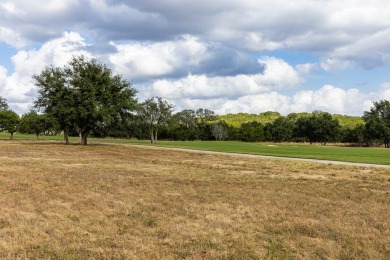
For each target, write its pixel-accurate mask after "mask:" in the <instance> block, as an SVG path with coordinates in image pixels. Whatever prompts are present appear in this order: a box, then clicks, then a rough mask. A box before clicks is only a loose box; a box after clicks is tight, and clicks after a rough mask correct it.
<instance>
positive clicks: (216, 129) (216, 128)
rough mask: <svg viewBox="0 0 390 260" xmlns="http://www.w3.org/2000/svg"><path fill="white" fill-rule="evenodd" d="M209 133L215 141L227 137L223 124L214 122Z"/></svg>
mask: <svg viewBox="0 0 390 260" xmlns="http://www.w3.org/2000/svg"><path fill="white" fill-rule="evenodd" d="M211 134H212V135H213V136H214V137H215V140H217V141H223V140H224V139H225V138H227V137H228V131H227V130H226V129H225V127H223V125H220V124H215V125H213V126H212V127H211Z"/></svg>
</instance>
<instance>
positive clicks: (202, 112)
mask: <svg viewBox="0 0 390 260" xmlns="http://www.w3.org/2000/svg"><path fill="white" fill-rule="evenodd" d="M196 118H197V125H196V128H195V136H196V139H197V140H199V139H208V138H209V137H210V128H209V127H208V123H209V122H211V121H214V120H216V115H215V112H214V111H212V110H210V109H207V108H206V109H203V108H199V109H197V110H196Z"/></svg>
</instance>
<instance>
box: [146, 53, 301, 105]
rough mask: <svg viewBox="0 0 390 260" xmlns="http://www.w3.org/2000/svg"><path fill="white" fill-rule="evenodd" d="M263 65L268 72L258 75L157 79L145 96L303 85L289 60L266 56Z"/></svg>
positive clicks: (235, 93) (233, 93) (223, 94)
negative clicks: (287, 61)
mask: <svg viewBox="0 0 390 260" xmlns="http://www.w3.org/2000/svg"><path fill="white" fill-rule="evenodd" d="M258 62H259V64H261V65H262V66H264V71H263V72H262V73H257V74H249V75H244V74H240V75H235V76H225V77H221V76H219V77H209V76H206V75H188V76H187V77H184V78H181V79H178V80H167V79H163V80H156V81H154V82H153V84H152V86H151V87H150V88H148V89H146V91H145V95H149V96H154V95H157V96H161V97H164V98H167V99H176V100H177V99H181V98H194V99H199V98H200V99H207V98H237V97H241V96H245V95H255V94H259V93H265V92H269V91H271V90H278V89H289V88H294V87H298V86H300V84H302V82H303V81H304V78H303V77H302V76H301V75H300V73H299V72H298V71H297V70H295V69H294V68H293V67H291V66H290V65H289V64H288V63H286V62H285V61H283V60H281V59H277V58H274V57H263V58H261V59H259V61H258Z"/></svg>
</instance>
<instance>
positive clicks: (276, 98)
mask: <svg viewBox="0 0 390 260" xmlns="http://www.w3.org/2000/svg"><path fill="white" fill-rule="evenodd" d="M389 85H390V84H389ZM384 93H386V95H389V96H390V87H388V86H386V87H385V89H382V90H381V91H380V92H378V93H364V92H361V91H359V90H357V89H348V90H343V89H341V88H337V87H334V86H331V85H325V86H323V87H321V88H320V89H318V90H315V91H311V90H310V91H299V92H297V93H295V94H293V95H292V96H287V95H283V94H281V93H278V92H275V91H272V92H267V93H261V94H257V95H244V96H240V97H238V98H236V99H228V98H223V97H220V98H214V99H206V100H204V99H189V98H187V99H181V100H176V101H175V104H176V106H177V108H178V109H182V108H192V109H197V108H199V107H204V108H211V109H213V110H215V111H216V112H217V113H218V114H227V113H240V112H245V113H255V114H258V113H261V112H266V111H277V112H280V113H282V114H284V115H287V114H289V113H292V112H312V111H314V110H320V111H325V112H329V113H333V114H343V115H356V116H362V115H363V111H367V110H369V109H370V107H371V106H372V101H373V100H377V96H378V95H383V94H384Z"/></svg>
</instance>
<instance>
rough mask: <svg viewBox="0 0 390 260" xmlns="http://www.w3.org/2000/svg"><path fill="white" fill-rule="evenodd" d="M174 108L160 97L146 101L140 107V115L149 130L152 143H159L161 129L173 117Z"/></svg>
mask: <svg viewBox="0 0 390 260" xmlns="http://www.w3.org/2000/svg"><path fill="white" fill-rule="evenodd" d="M173 108H174V106H173V105H172V104H170V103H168V101H166V100H163V99H162V98H160V97H152V98H150V99H146V100H145V101H144V102H142V103H141V104H140V105H139V107H138V115H139V116H140V117H141V118H142V119H143V121H144V123H145V125H146V126H147V127H148V129H149V136H150V142H151V143H156V142H157V135H158V130H159V128H160V127H161V126H162V125H164V124H165V123H166V122H167V121H168V119H170V118H171V116H172V110H173Z"/></svg>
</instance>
